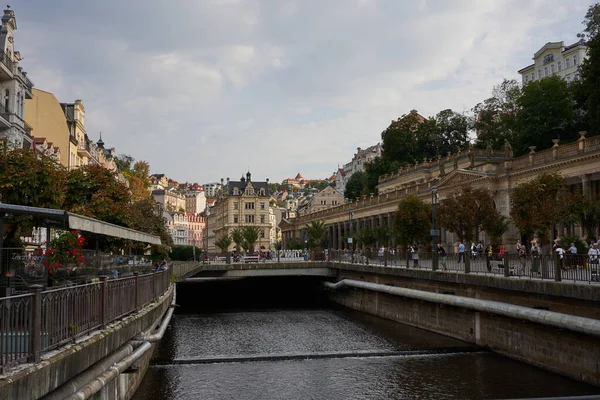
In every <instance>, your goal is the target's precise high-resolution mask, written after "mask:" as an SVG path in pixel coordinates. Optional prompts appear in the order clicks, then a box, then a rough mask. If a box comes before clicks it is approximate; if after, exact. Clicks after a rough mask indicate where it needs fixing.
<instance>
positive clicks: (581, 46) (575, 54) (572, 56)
mask: <svg viewBox="0 0 600 400" xmlns="http://www.w3.org/2000/svg"><path fill="white" fill-rule="evenodd" d="M587 51H588V48H587V46H586V45H585V42H583V41H579V42H576V43H573V44H572V45H570V46H565V44H564V42H548V43H546V44H545V45H544V46H543V47H542V48H541V49H539V50H538V51H537V52H536V53H535V54H534V55H533V64H531V65H528V66H527V67H525V68H523V69H520V70H519V74H520V75H521V81H522V83H523V84H526V83H528V82H531V81H536V80H538V79H542V78H545V77H547V76H552V75H558V76H560V77H561V78H563V79H564V80H566V81H567V82H571V81H573V80H576V79H578V78H579V71H578V69H579V66H580V65H581V63H582V62H583V60H584V59H585V58H586V57H587Z"/></svg>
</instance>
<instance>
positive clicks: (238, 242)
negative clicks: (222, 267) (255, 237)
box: [231, 228, 245, 255]
mask: <svg viewBox="0 0 600 400" xmlns="http://www.w3.org/2000/svg"><path fill="white" fill-rule="evenodd" d="M231 240H233V243H235V252H236V254H238V255H239V254H240V250H241V249H242V248H245V246H244V245H245V243H244V242H245V239H244V232H242V230H241V229H239V228H236V229H234V230H233V231H231Z"/></svg>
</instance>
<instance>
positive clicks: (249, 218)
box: [245, 215, 254, 224]
mask: <svg viewBox="0 0 600 400" xmlns="http://www.w3.org/2000/svg"><path fill="white" fill-rule="evenodd" d="M245 220H246V223H247V224H253V223H254V215H246V216H245Z"/></svg>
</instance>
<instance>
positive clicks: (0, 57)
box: [0, 52, 15, 73]
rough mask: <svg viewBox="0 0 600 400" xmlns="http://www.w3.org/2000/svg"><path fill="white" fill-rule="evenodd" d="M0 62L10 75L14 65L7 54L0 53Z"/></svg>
mask: <svg viewBox="0 0 600 400" xmlns="http://www.w3.org/2000/svg"><path fill="white" fill-rule="evenodd" d="M0 62H1V63H2V64H4V65H6V68H8V70H9V71H10V72H11V73H12V72H13V71H14V68H15V63H14V61H13V60H11V58H10V56H9V55H8V54H7V53H5V52H3V53H0Z"/></svg>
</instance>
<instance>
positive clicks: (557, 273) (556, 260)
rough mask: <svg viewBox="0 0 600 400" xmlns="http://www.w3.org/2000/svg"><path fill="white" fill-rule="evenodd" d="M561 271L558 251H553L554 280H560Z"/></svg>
mask: <svg viewBox="0 0 600 400" xmlns="http://www.w3.org/2000/svg"><path fill="white" fill-rule="evenodd" d="M561 274H562V271H561V269H560V255H559V254H558V252H555V253H554V280H555V281H556V282H560V281H562V275H561Z"/></svg>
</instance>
